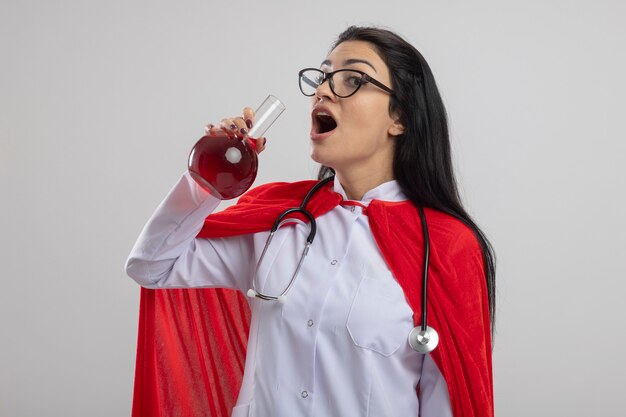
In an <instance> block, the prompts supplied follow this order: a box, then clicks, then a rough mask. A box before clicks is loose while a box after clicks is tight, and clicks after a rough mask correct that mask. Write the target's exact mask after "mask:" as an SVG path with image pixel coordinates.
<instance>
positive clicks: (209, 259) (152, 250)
mask: <svg viewBox="0 0 626 417" xmlns="http://www.w3.org/2000/svg"><path fill="white" fill-rule="evenodd" d="M219 203H220V200H219V199H217V198H215V197H213V196H212V195H211V194H210V193H208V192H206V191H205V190H203V189H202V188H201V187H199V186H198V185H197V184H196V182H195V181H194V180H193V178H191V176H190V175H189V174H188V173H185V174H184V175H183V176H182V178H180V180H179V181H178V182H177V183H176V184H175V185H174V187H173V188H172V189H171V191H170V192H169V193H168V195H167V196H166V197H165V199H164V200H163V201H162V202H161V204H160V205H159V206H158V208H157V209H156V211H155V212H154V214H153V215H152V216H151V218H150V219H149V220H148V222H147V224H146V225H145V226H144V228H143V230H142V232H141V234H140V235H139V238H138V239H137V242H136V243H135V245H134V247H133V249H132V251H131V253H130V255H129V257H128V260H127V261H126V272H127V274H128V275H129V276H130V277H132V278H133V279H134V280H135V281H137V282H138V283H139V284H140V285H141V286H143V287H145V288H191V287H223V288H236V289H240V290H242V291H245V290H246V289H247V288H249V283H248V280H249V276H250V269H251V267H250V262H245V260H249V259H252V251H253V247H252V246H253V245H252V236H251V235H240V236H233V237H226V238H212V239H204V238H196V235H197V234H198V232H199V231H200V229H201V228H202V227H203V225H204V222H205V219H206V217H207V216H208V215H209V214H211V213H212V212H213V211H214V210H215V209H216V207H217V206H218V205H219Z"/></svg>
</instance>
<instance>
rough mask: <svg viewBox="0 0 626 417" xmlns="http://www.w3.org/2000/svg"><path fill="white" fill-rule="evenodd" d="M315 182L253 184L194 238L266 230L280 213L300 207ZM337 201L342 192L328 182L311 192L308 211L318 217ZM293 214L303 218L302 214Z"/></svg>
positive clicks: (211, 218)
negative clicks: (251, 187)
mask: <svg viewBox="0 0 626 417" xmlns="http://www.w3.org/2000/svg"><path fill="white" fill-rule="evenodd" d="M316 183H317V181H316V180H304V181H297V182H273V183H268V184H264V185H260V186H258V187H255V188H253V189H251V190H249V191H248V192H247V193H245V194H244V195H243V196H241V197H240V198H239V201H238V202H237V204H235V205H233V206H230V207H228V208H227V209H226V210H224V211H221V212H219V213H213V214H211V215H209V216H208V217H207V218H206V220H205V222H204V226H203V227H202V230H200V233H198V235H197V237H199V238H212V237H229V236H238V235H242V234H247V233H257V232H261V231H266V230H269V229H271V227H272V225H273V224H274V221H275V220H276V218H277V217H278V216H279V215H280V213H282V212H283V211H285V210H287V209H290V208H293V207H299V206H300V204H302V201H303V200H304V198H305V196H306V194H307V193H308V192H309V191H310V190H311V188H312V187H313V186H314V185H315V184H316ZM340 202H341V195H340V194H337V193H336V192H334V191H333V190H332V183H329V184H326V185H325V186H324V187H322V188H321V189H320V190H319V191H318V192H316V193H315V194H314V195H313V197H312V198H311V200H310V201H309V204H308V205H307V210H309V211H310V212H311V214H313V216H315V217H318V216H321V215H323V214H324V213H326V212H328V211H330V210H332V209H333V208H334V207H336V206H337V205H338V204H339V203H340ZM294 217H296V218H299V219H301V220H303V221H306V218H305V217H304V216H300V215H295V216H294Z"/></svg>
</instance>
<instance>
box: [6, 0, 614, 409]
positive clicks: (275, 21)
mask: <svg viewBox="0 0 626 417" xmlns="http://www.w3.org/2000/svg"><path fill="white" fill-rule="evenodd" d="M625 9H626V7H625V6H624V3H623V2H621V1H618V0H615V1H609V0H601V1H594V2H583V1H550V0H543V1H509V0H506V1H503V0H500V1H487V0H482V1H438V2H437V1H422V0H419V1H395V0H386V1H382V2H381V1H379V0H378V1H365V0H360V1H349V2H337V1H326V0H324V1H314V2H302V1H284V2H270V1H265V2H262V1H256V2H248V3H247V2H241V1H240V2H209V1H206V0H205V1H201V0H195V1H163V0H159V1H155V0H151V1H147V0H145V1H132V0H126V1H121V0H111V1H106V2H103V1H78V0H73V1H72V0H67V1H43V0H40V1H32V0H19V1H18V0H1V1H0V202H1V204H0V210H1V212H0V244H1V250H0V256H1V262H0V280H1V287H0V416H3V417H4V416H10V417H13V416H20V417H22V416H24V417H30V416H37V417H39V416H107V417H109V416H124V415H129V413H130V407H131V398H132V382H133V375H134V359H135V344H136V336H137V318H138V300H139V287H137V285H136V284H135V283H134V282H133V281H131V280H130V279H129V278H127V277H126V276H125V274H124V271H123V264H124V261H125V259H126V256H127V255H128V252H129V251H130V248H131V246H132V245H133V243H134V240H135V238H136V237H137V235H138V234H139V231H140V230H141V228H142V226H143V224H144V222H145V221H146V220H147V219H148V217H149V216H150V214H151V213H152V211H153V210H154V209H155V208H156V206H157V204H158V203H159V201H160V200H161V199H162V198H163V197H164V196H165V194H166V192H167V191H168V190H169V188H170V187H171V186H172V185H173V184H174V182H175V181H176V180H177V178H178V177H179V175H180V174H181V173H182V172H183V171H184V169H185V164H186V158H187V155H188V152H189V150H190V148H191V146H192V145H193V144H194V143H195V141H196V140H197V139H198V138H199V137H200V136H201V135H202V133H203V126H204V124H205V123H207V122H209V121H218V120H219V119H220V118H222V117H224V116H227V115H235V114H238V113H239V112H240V109H241V108H242V107H243V106H245V105H250V106H252V107H255V106H256V105H258V104H259V103H260V102H261V101H262V100H263V98H264V97H265V96H266V95H267V94H268V93H273V94H275V95H276V96H278V97H279V98H281V99H282V100H283V101H284V102H285V103H286V105H287V111H286V113H285V114H284V115H283V116H282V117H281V119H280V120H279V122H277V124H276V125H275V126H274V127H273V128H272V129H271V130H270V132H268V137H269V139H268V149H267V151H266V152H265V153H263V154H262V155H261V158H260V159H261V161H260V163H261V168H260V174H259V177H258V179H257V184H261V183H265V182H269V181H276V180H281V181H291V180H298V179H305V178H312V177H313V176H314V175H315V172H316V166H315V164H314V163H312V162H311V161H310V160H309V144H308V131H309V110H308V108H309V101H308V100H307V99H306V98H304V96H301V95H300V92H299V90H298V87H297V71H298V70H299V69H300V68H303V67H308V66H317V65H319V63H320V62H321V61H322V60H323V59H324V58H325V56H326V53H327V51H328V47H329V46H330V44H331V42H332V41H333V40H334V38H335V36H336V35H337V34H338V33H339V32H341V31H342V30H343V29H344V28H345V27H346V26H347V25H348V24H354V23H356V24H359V23H361V24H378V25H384V26H388V27H390V28H392V29H394V30H395V31H397V32H398V33H400V34H402V35H403V36H405V37H406V38H407V39H409V41H411V42H412V43H413V44H414V45H415V46H416V47H417V48H418V49H419V50H420V51H421V52H422V54H423V55H424V56H425V57H426V60H427V61H428V62H429V64H430V66H431V68H432V70H433V72H434V74H435V77H436V80H437V82H438V85H439V88H440V90H441V93H442V95H443V98H444V101H445V103H446V105H447V109H448V112H449V116H450V127H451V133H452V141H453V147H454V155H455V164H456V167H457V174H458V177H459V181H460V184H461V188H462V192H463V197H464V200H465V202H466V204H467V207H468V209H469V211H470V212H471V213H472V214H473V216H474V217H475V219H476V220H477V221H478V223H479V224H480V225H481V226H482V227H483V228H484V230H485V232H486V233H487V234H488V236H489V237H490V238H491V240H492V242H493V244H494V246H495V248H496V250H497V255H498V277H497V279H498V289H497V294H498V309H497V335H496V339H495V349H494V374H495V395H496V398H495V400H496V412H497V415H499V416H529V415H532V416H550V417H554V416H590V415H593V416H624V415H626V405H624V401H623V396H624V391H625V389H626V383H625V382H624V381H625V379H624V374H626V358H624V354H625V352H626V336H625V335H624V329H625V328H626V326H625V324H626V323H625V322H626V320H625V317H626V309H625V308H624V304H625V301H624V299H625V298H624V296H625V295H626V290H625V288H626V287H625V285H624V281H625V279H626V267H625V261H624V259H625V254H624V252H625V249H626V238H625V237H624V236H625V232H626V227H625V226H626V221H625V220H624V215H623V210H622V206H623V205H624V203H625V197H624V189H625V187H626V170H625V169H624V168H623V165H622V164H621V163H622V162H623V160H624V156H625V155H626V146H625V140H626V131H625V129H624V124H623V120H624V119H623V116H624V110H625V105H624V96H625V94H626V88H625V87H626V83H625V82H624V76H625V74H626V57H625V53H624V50H625V45H626V42H625V40H626V36H625V35H626V30H625V29H624V28H625V25H624V16H626V13H625V12H626V10H625Z"/></svg>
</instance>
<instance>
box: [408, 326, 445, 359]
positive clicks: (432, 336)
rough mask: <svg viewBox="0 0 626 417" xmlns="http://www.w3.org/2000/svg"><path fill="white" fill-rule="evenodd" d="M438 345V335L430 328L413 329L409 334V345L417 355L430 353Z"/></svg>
mask: <svg viewBox="0 0 626 417" xmlns="http://www.w3.org/2000/svg"><path fill="white" fill-rule="evenodd" d="M438 344H439V335H438V334H437V332H436V331H435V329H433V328H432V327H430V326H427V327H426V330H422V328H421V326H417V327H414V328H413V330H411V332H410V333H409V345H410V346H411V348H412V349H413V350H414V351H416V352H419V353H430V352H432V351H433V350H435V348H436V347H437V345H438Z"/></svg>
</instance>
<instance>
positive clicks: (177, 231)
mask: <svg viewBox="0 0 626 417" xmlns="http://www.w3.org/2000/svg"><path fill="white" fill-rule="evenodd" d="M300 88H301V90H302V92H303V93H304V94H305V95H307V96H311V97H312V112H311V121H312V122H311V124H312V127H311V134H310V137H311V146H312V154H311V156H312V158H313V160H315V161H316V162H318V163H320V164H321V165H322V169H321V171H320V176H319V177H320V179H324V178H328V177H332V178H330V181H329V182H328V183H327V184H323V185H321V186H320V187H321V188H319V191H317V192H316V193H317V194H314V195H313V196H312V197H311V199H310V202H309V205H308V206H307V208H308V209H310V211H311V212H312V213H313V215H314V217H315V223H316V230H317V233H316V235H315V240H314V241H313V243H312V244H311V246H310V248H309V251H308V254H307V255H306V257H305V258H303V257H302V253H303V251H304V249H305V243H306V239H307V237H308V236H309V230H310V229H309V225H308V224H305V223H309V222H310V221H309V220H307V219H305V220H306V221H305V222H304V223H303V222H296V223H291V224H289V225H288V226H285V227H282V228H280V229H279V230H278V231H277V232H276V234H275V235H274V236H273V238H272V242H271V245H269V246H268V248H267V250H266V251H265V252H264V248H265V247H266V241H267V238H268V235H269V229H270V228H271V226H272V223H273V221H274V219H275V218H276V216H277V215H278V214H280V212H282V211H283V209H284V208H289V207H293V206H299V205H300V204H301V202H302V200H303V199H304V198H305V195H306V194H307V193H308V191H310V189H311V188H312V187H313V186H314V185H315V182H312V181H303V182H299V183H294V184H284V183H281V184H269V185H264V186H261V187H258V188H257V189H254V190H251V191H250V192H249V193H248V194H247V195H246V196H244V197H242V199H241V200H240V204H238V205H237V206H234V208H233V209H232V210H226V211H225V212H223V213H215V214H211V213H212V212H213V210H214V209H215V208H216V207H217V205H218V204H219V200H218V199H216V198H215V197H213V196H211V195H210V194H209V193H207V192H205V191H204V190H203V189H202V188H200V187H199V186H198V185H197V184H196V183H195V182H194V181H193V179H191V177H190V176H189V175H188V174H185V175H184V176H183V177H182V178H181V179H180V181H179V182H178V183H177V184H176V185H175V186H174V188H173V189H172V191H171V192H170V193H169V195H168V196H167V197H166V198H165V200H164V201H163V202H162V203H161V205H160V206H159V208H158V209H157V210H156V212H155V213H154V215H153V216H152V218H151V219H150V220H149V222H148V224H147V225H146V227H145V228H144V230H143V232H142V233H141V235H140V237H139V239H138V241H137V243H136V244H135V247H134V248H133V250H132V252H131V254H130V257H129V259H128V261H127V273H128V274H129V275H130V276H131V277H133V278H134V279H135V280H136V281H137V282H138V283H139V284H141V285H142V286H144V287H146V288H154V289H156V288H159V289H161V288H189V287H223V288H233V289H237V290H239V291H241V293H243V294H246V293H248V294H249V295H252V296H253V297H251V298H249V304H250V308H251V320H250V330H249V339H248V342H247V354H246V360H245V371H244V373H243V381H242V384H241V390H240V392H239V395H238V399H237V403H236V406H235V407H234V409H233V411H232V416H233V417H240V416H289V417H292V416H408V415H414V416H417V415H418V414H419V415H421V416H422V417H431V416H437V417H442V416H455V417H459V416H492V415H493V388H492V371H491V329H492V326H493V317H494V315H493V311H494V305H495V301H494V285H495V273H494V265H493V253H492V250H491V248H490V245H489V243H488V241H487V240H486V238H485V237H484V235H483V234H482V233H481V231H480V230H479V229H478V227H477V226H476V225H475V223H474V222H473V221H472V219H471V218H470V217H469V216H468V214H467V213H466V212H465V210H464V209H463V207H462V205H461V202H460V199H459V196H458V193H457V187H456V183H455V178H454V175H453V172H452V163H451V156H450V144H449V138H448V129H447V121H446V113H445V108H444V105H443V103H442V101H441V98H440V96H439V93H438V90H437V87H436V84H435V80H434V78H433V75H432V73H431V71H430V68H429V67H428V64H427V63H426V61H425V60H424V58H423V57H422V56H421V54H420V53H419V52H418V51H417V50H416V49H415V48H414V47H413V46H411V45H410V44H409V43H407V42H406V41H405V40H403V39H402V38H401V37H399V36H397V35H396V34H394V33H392V32H390V31H387V30H383V29H378V28H366V27H350V28H348V29H347V30H346V31H344V32H343V33H342V34H341V35H340V36H339V37H338V40H337V42H336V43H335V44H334V45H333V48H332V50H331V52H330V54H329V55H328V57H327V58H326V59H325V60H324V61H323V62H322V65H321V66H320V67H319V69H317V68H309V69H305V70H302V71H301V72H300ZM253 123H254V115H253V112H252V111H251V110H250V109H248V108H247V109H245V110H244V112H243V115H242V116H241V117H234V118H229V119H224V120H222V122H221V124H220V126H219V127H214V126H212V125H211V126H209V127H208V128H207V130H208V131H210V132H212V133H215V132H216V131H217V130H220V129H221V130H226V131H230V132H232V133H237V134H239V135H241V136H245V134H246V133H247V130H248V129H249V128H250V127H251V126H252V124H253ZM262 149H263V143H259V147H258V150H259V151H261V150H262ZM418 208H421V209H422V210H421V212H420V210H418ZM422 216H423V217H422ZM242 219H246V220H245V221H242ZM249 222H252V223H254V224H253V225H249V224H247V223H249ZM427 242H428V243H429V245H428V246H429V252H428V254H427V253H426V252H425V251H424V248H425V246H426V244H427ZM262 254H263V255H262ZM261 256H263V259H262V262H261V263H260V264H259V266H258V269H257V262H258V261H259V259H260V258H261ZM301 259H304V261H302V262H301ZM425 259H427V260H428V267H427V270H428V273H429V275H428V281H427V282H428V287H427V288H428V289H427V295H428V299H427V300H428V301H427V304H426V311H424V304H422V300H423V297H422V295H423V291H422V290H423V281H422V276H423V272H424V267H423V262H424V260H425ZM300 263H301V264H300ZM294 271H295V274H294ZM294 275H295V278H294ZM252 288H253V289H254V290H251V289H252ZM287 289H288V291H286V290H287ZM282 294H284V297H283V296H281V297H278V296H279V295H282ZM254 295H256V296H254ZM268 298H269V300H268ZM425 312H427V313H428V326H430V327H432V328H434V329H435V330H436V334H437V335H438V337H439V344H438V345H437V346H436V347H435V348H434V350H433V351H432V352H428V349H426V351H427V352H426V353H424V352H420V351H418V350H419V349H418V350H415V349H414V348H415V346H413V347H412V345H411V344H410V343H409V334H412V330H413V329H414V327H418V326H419V324H420V322H421V319H422V317H423V313H425ZM173 314H174V313H173ZM428 337H432V338H435V337H436V336H433V335H432V334H430V336H428V335H427V336H426V338H427V339H428ZM183 401H184V400H183Z"/></svg>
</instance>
